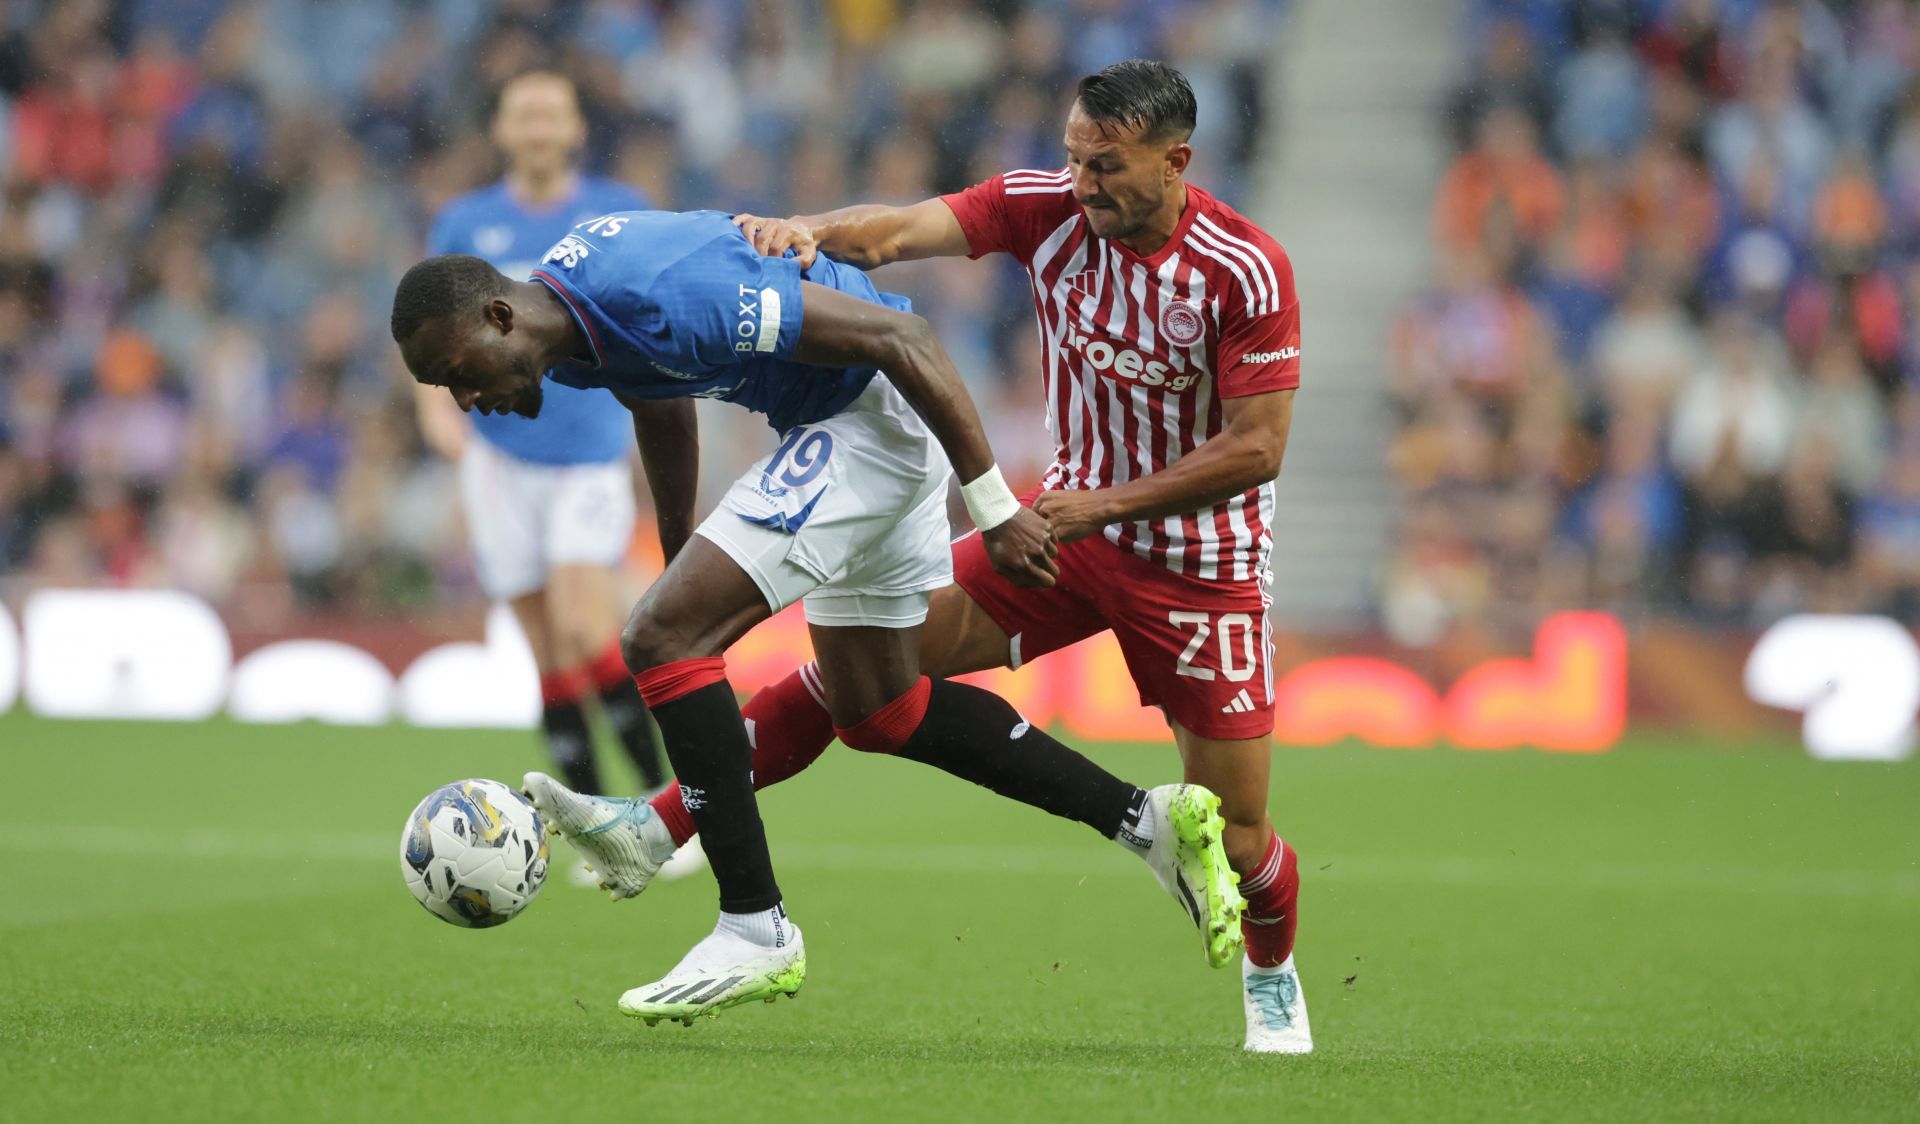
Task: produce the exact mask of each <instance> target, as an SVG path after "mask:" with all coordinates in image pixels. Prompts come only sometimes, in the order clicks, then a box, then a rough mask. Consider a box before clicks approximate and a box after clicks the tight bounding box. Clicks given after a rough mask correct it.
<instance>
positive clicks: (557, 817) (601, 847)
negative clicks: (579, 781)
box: [520, 773, 674, 901]
mask: <svg viewBox="0 0 1920 1124" xmlns="http://www.w3.org/2000/svg"><path fill="white" fill-rule="evenodd" d="M520 790H521V791H522V792H524V793H526V794H527V799H529V800H531V801H533V806H534V807H535V808H538V809H539V810H540V814H541V815H542V816H545V817H546V819H547V823H548V825H549V826H551V827H552V828H553V831H554V833H555V834H556V835H559V836H561V837H563V838H564V839H566V841H567V842H568V843H571V844H573V849H574V850H576V851H578V852H580V856H581V857H582V858H584V859H585V860H586V861H587V869H588V870H591V871H593V874H594V878H595V881H596V883H597V884H598V885H599V887H600V888H601V889H602V890H605V891H606V892H607V894H608V896H610V897H612V898H613V900H614V901H620V900H621V899H623V898H631V897H634V896H636V895H638V894H639V893H640V891H642V890H644V889H646V888H647V883H649V882H651V881H653V876H654V875H656V874H658V873H659V872H660V867H661V865H662V864H663V863H665V862H666V861H667V860H668V859H670V858H672V857H673V852H674V842H673V835H672V833H670V832H669V831H668V830H667V825H666V824H665V823H662V822H661V820H660V817H659V816H657V815H654V812H653V809H652V808H649V807H647V802H646V801H645V800H644V799H642V798H640V797H638V796H636V797H633V798H631V799H627V800H610V799H608V798H607V797H604V796H587V795H584V794H582V793H578V792H575V791H573V790H572V789H570V788H568V787H567V786H566V785H563V784H561V783H560V782H559V781H557V780H554V779H553V778H552V777H550V776H548V775H546V774H545V773H528V774H527V775H526V776H525V777H523V778H522V779H521V782H520Z"/></svg>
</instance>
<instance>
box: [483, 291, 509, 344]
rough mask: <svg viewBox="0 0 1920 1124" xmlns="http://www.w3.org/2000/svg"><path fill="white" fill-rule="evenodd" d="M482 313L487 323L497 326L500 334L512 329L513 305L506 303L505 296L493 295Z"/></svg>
mask: <svg viewBox="0 0 1920 1124" xmlns="http://www.w3.org/2000/svg"><path fill="white" fill-rule="evenodd" d="M482 315H484V316H485V317H486V318H487V323H489V324H491V325H493V326H494V327H495V328H498V329H499V330H500V333H501V334H502V335H505V334H506V333H508V332H511V331H513V306H512V305H511V304H508V303H507V298H505V297H495V298H493V299H492V300H490V301H488V302H487V307H486V309H485V311H484V312H483V313H482Z"/></svg>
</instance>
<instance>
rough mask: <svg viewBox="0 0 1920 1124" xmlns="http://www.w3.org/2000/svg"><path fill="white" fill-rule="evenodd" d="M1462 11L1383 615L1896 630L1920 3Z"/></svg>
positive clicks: (1915, 296)
mask: <svg viewBox="0 0 1920 1124" xmlns="http://www.w3.org/2000/svg"><path fill="white" fill-rule="evenodd" d="M1469 8H1470V9H1471V18H1470V22H1469V29H1468V39H1469V50H1468V55H1469V63H1468V67H1467V72H1466V73H1465V74H1464V75H1463V76H1462V78H1461V80H1460V82H1459V84H1458V86H1457V88H1456V89H1455V91H1454V92H1453V94H1452V95H1451V97H1450V98H1449V99H1448V102H1447V104H1446V107H1445V114H1444V122H1443V127H1444V128H1445V129H1446V130H1447V131H1448V133H1449V135H1450V137H1451V140H1452V143H1453V145H1454V146H1455V149H1456V155H1455V156H1454V157H1453V159H1452V163H1451V167H1449V168H1448V169H1447V171H1446V173H1445V176H1444V178H1443V180H1442V181H1441V183H1440V186H1439V189H1438V192H1437V195H1436V197H1435V199H1434V202H1433V212H1432V235H1433V238H1434V240H1435V245H1436V253H1435V255H1434V260H1435V261H1436V263H1437V269H1436V273H1437V275H1436V276H1435V277H1434V278H1433V279H1432V281H1431V283H1430V285H1429V286H1428V287H1427V289H1426V291H1425V292H1424V293H1422V294H1421V295H1420V296H1419V297H1418V298H1417V299H1416V300H1414V301H1413V302H1412V303H1411V305H1410V306H1408V307H1407V308H1405V309H1404V310H1403V311H1402V313H1401V315H1400V317H1399V320H1398V324H1397V327H1396V330H1395V333H1394V339H1393V343H1392V347H1391V357H1390V371H1391V376H1392V380H1393V388H1394V396H1395V400H1396V404H1397V407H1398V410H1399V416H1400V418H1401V419H1402V420H1401V428H1400V432H1399V437H1398V441H1397V443H1396V445H1395V448H1394V450H1393V465H1394V469H1395V471H1396V473H1397V474H1398V477H1399V480H1400V482H1401V484H1402V487H1403V492H1404V495H1405V503H1404V506H1403V509H1402V513H1401V524H1400V530H1399V534H1398V543H1397V547H1396V549H1395V552H1394V556H1393V558H1392V559H1391V560H1390V562H1389V564H1388V567H1387V571H1386V578H1385V589H1384V594H1383V597H1384V610H1385V615H1386V618H1387V621H1388V623H1389V625H1390V627H1391V628H1392V629H1393V631H1395V632H1396V633H1398V634H1399V635H1401V636H1402V637H1403V638H1406V639H1409V640H1415V641H1419V640H1424V639H1430V638H1432V637H1434V636H1437V635H1439V634H1441V633H1442V632H1443V631H1444V630H1445V629H1446V628H1447V627H1448V626H1449V625H1451V624H1453V623H1456V622H1478V623H1486V624H1492V625H1496V626H1498V625H1501V624H1503V623H1506V624H1514V625H1518V624H1521V623H1523V622H1524V621H1525V620H1527V619H1530V618H1532V617H1533V616H1535V615H1537V614H1538V612H1539V611H1541V610H1542V609H1545V608H1549V607H1556V606H1564V605H1590V606H1596V607H1601V608H1609V609H1614V610H1616V611H1621V612H1625V613H1629V614H1634V613H1648V612H1654V613H1661V614H1669V615H1672V614H1677V615H1681V616H1683V617H1685V618H1687V619H1690V620H1693V621H1697V622H1701V623H1708V624H1719V625H1727V626H1733V627H1746V626H1753V625H1757V624H1760V623H1763V622H1766V621H1769V620H1772V619H1775V618H1777V617H1779V616H1781V615H1783V614H1786V613H1789V612H1794V611H1801V610H1807V611H1829V612H1835V611H1838V612H1844V611H1882V612H1891V613H1895V614H1899V615H1902V616H1904V617H1906V618H1908V619H1913V618H1914V617H1915V616H1916V615H1920V80H1917V79H1920V73H1917V72H1916V69H1915V64H1916V62H1917V61H1920V9H1917V8H1916V6H1915V5H1914V4H1912V3H1910V2H1906V0H1854V2H1851V3H1831V2H1830V3H1818V2H1815V0H1473V2H1472V3H1470V4H1469Z"/></svg>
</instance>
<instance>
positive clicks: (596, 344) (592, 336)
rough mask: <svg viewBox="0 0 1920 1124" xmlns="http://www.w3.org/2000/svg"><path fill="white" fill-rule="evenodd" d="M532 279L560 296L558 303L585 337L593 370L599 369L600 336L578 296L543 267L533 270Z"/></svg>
mask: <svg viewBox="0 0 1920 1124" xmlns="http://www.w3.org/2000/svg"><path fill="white" fill-rule="evenodd" d="M533 280H535V281H538V282H540V283H541V284H542V285H545V286H546V287H547V288H549V289H551V290H553V294H554V295H555V296H557V297H559V298H560V303H561V304H564V305H566V306H567V312H568V313H570V314H571V315H572V316H573V322H574V323H575V324H578V325H580V334H581V335H582V336H585V337H586V340H587V354H588V355H589V356H590V357H591V358H592V359H593V363H592V364H591V366H592V368H593V369H594V370H596V371H597V370H599V369H600V366H601V364H602V362H603V360H602V359H601V355H600V336H599V334H598V333H597V332H595V331H594V330H593V321H592V320H590V319H588V318H587V314H586V310H584V309H582V308H581V307H580V298H579V297H577V296H575V295H574V293H573V290H572V289H570V288H568V287H567V284H566V283H565V282H564V281H561V280H560V279H559V278H558V277H555V276H554V275H553V274H551V273H548V272H547V271H546V270H544V269H536V270H534V271H533ZM570 361H571V360H570Z"/></svg>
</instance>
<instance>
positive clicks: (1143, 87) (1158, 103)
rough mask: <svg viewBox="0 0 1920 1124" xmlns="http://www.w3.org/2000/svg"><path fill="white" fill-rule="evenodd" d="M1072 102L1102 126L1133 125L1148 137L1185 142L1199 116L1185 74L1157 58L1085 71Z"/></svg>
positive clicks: (1119, 63)
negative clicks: (1086, 72) (1175, 138)
mask: <svg viewBox="0 0 1920 1124" xmlns="http://www.w3.org/2000/svg"><path fill="white" fill-rule="evenodd" d="M1075 100H1077V101H1078V102H1079V103H1080V108H1081V109H1082V110H1084V111H1085V112H1086V115H1087V116H1088V117H1091V118H1093V120H1094V123H1095V124H1097V125H1099V126H1100V127H1101V128H1102V129H1105V128H1108V127H1110V126H1115V125H1117V126H1120V127H1122V128H1138V129H1139V130H1140V135H1141V136H1142V137H1146V138H1150V139H1154V140H1160V139H1171V138H1173V137H1175V136H1178V137H1179V138H1180V139H1181V140H1185V139H1186V138H1187V137H1189V136H1192V135H1193V123H1194V121H1195V119H1196V118H1197V117H1198V116H1199V107H1198V106H1197V105H1196V104H1195V103H1194V100H1193V87H1192V86H1189V85H1187V78H1186V75H1184V74H1181V73H1180V72H1179V71H1177V70H1175V69H1174V68H1172V67H1170V66H1168V65H1167V64H1166V63H1164V62H1160V61H1159V60H1157V59H1127V60H1125V61H1124V62H1116V63H1114V64H1113V65H1112V66H1109V67H1106V68H1104V69H1102V70H1099V71H1096V72H1094V73H1092V74H1089V75H1087V76H1086V77H1085V78H1082V79H1080V89H1079V92H1078V93H1077V94H1075Z"/></svg>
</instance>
